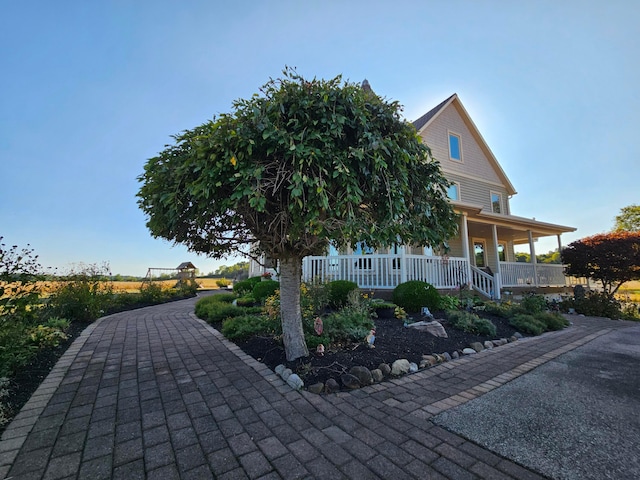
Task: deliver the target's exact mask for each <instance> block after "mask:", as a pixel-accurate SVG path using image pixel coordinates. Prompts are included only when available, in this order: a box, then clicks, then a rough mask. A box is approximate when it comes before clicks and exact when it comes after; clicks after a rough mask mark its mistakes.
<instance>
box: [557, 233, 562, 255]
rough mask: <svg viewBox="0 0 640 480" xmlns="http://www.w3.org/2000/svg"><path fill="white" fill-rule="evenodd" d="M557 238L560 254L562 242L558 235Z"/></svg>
mask: <svg viewBox="0 0 640 480" xmlns="http://www.w3.org/2000/svg"><path fill="white" fill-rule="evenodd" d="M556 237H558V252H559V253H562V240H560V234H558V235H556Z"/></svg>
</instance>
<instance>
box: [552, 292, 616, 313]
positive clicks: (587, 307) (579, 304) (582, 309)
mask: <svg viewBox="0 0 640 480" xmlns="http://www.w3.org/2000/svg"><path fill="white" fill-rule="evenodd" d="M561 308H562V310H563V311H568V309H569V308H574V309H575V311H576V313H581V314H583V315H587V316H590V317H605V318H620V317H621V316H622V312H621V308H620V302H618V301H617V300H616V299H614V298H613V299H612V298H610V297H609V296H607V295H606V294H605V293H601V292H594V291H591V292H587V294H586V295H584V296H581V297H575V298H572V299H569V300H565V301H563V302H562V303H561Z"/></svg>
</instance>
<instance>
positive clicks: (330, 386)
mask: <svg viewBox="0 0 640 480" xmlns="http://www.w3.org/2000/svg"><path fill="white" fill-rule="evenodd" d="M324 389H325V390H326V392H327V393H335V392H339V391H340V384H339V383H338V382H337V381H336V380H335V379H334V378H330V379H329V380H327V383H325V384H324Z"/></svg>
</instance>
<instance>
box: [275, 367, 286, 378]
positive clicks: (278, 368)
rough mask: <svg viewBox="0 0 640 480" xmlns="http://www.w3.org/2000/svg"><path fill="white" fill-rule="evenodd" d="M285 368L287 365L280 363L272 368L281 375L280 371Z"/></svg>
mask: <svg viewBox="0 0 640 480" xmlns="http://www.w3.org/2000/svg"><path fill="white" fill-rule="evenodd" d="M285 368H287V367H285V366H284V365H282V364H280V365H278V366H277V367H276V368H274V370H275V372H276V373H277V374H278V375H280V376H282V372H283V371H284V369H285Z"/></svg>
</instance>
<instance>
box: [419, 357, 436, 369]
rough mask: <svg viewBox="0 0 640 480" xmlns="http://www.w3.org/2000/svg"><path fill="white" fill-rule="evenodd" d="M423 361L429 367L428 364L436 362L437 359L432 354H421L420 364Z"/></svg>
mask: <svg viewBox="0 0 640 480" xmlns="http://www.w3.org/2000/svg"><path fill="white" fill-rule="evenodd" d="M423 362H425V363H426V365H425V366H428V367H430V366H432V365H435V364H436V363H438V359H437V358H436V357H435V356H433V355H423V356H422V362H420V364H422V363H423ZM423 368H424V367H423Z"/></svg>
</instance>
